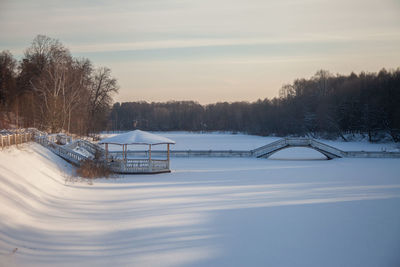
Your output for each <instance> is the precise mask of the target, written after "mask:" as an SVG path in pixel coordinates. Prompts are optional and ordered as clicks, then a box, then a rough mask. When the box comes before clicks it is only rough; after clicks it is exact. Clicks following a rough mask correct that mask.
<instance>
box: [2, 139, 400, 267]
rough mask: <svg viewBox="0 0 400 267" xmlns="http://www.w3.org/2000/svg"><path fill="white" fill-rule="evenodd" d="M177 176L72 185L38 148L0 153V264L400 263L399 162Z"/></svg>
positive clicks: (244, 167)
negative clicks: (66, 181)
mask: <svg viewBox="0 0 400 267" xmlns="http://www.w3.org/2000/svg"><path fill="white" fill-rule="evenodd" d="M282 152H283V151H282ZM171 167H172V169H173V170H174V171H173V172H172V173H170V174H162V175H137V176H125V177H122V178H119V179H109V180H104V179H103V180H96V181H95V182H94V184H93V185H89V184H87V183H65V173H68V172H70V171H71V168H72V167H71V166H69V165H68V164H67V163H65V162H64V161H63V160H61V159H60V158H58V157H57V156H55V155H54V154H52V152H50V151H48V150H46V149H45V148H43V147H41V146H39V145H37V144H30V145H24V146H22V148H21V149H9V150H5V151H0V205H1V209H0V265H1V266H13V265H17V266H20V265H26V266H28V265H29V266H45V265H47V266H54V265H61V266H62V265H64V266H70V265H72V264H73V265H78V266H88V264H90V265H92V266H93V265H96V266H109V265H111V264H113V265H115V266H120V265H127V266H399V265H400V254H399V253H398V252H399V251H400V227H399V225H400V213H399V212H398V210H399V206H400V175H399V173H400V172H399V171H400V160H399V159H335V160H331V161H323V160H314V161H302V160H296V161H293V160H291V161H288V160H265V159H252V158H251V159H238V158H230V159H227V158H221V159H216V158H212V159H207V158H203V159H202V158H196V159H187V158H179V159H178V158H176V159H173V161H172V166H171Z"/></svg>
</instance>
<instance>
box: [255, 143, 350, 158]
mask: <svg viewBox="0 0 400 267" xmlns="http://www.w3.org/2000/svg"><path fill="white" fill-rule="evenodd" d="M291 147H306V148H311V149H313V150H315V151H318V152H319V153H321V154H323V155H324V156H325V157H326V158H327V159H334V158H341V157H343V151H341V150H339V149H337V148H334V147H331V146H328V145H326V144H323V143H321V142H319V141H316V140H314V139H311V138H283V139H280V140H278V141H275V142H273V143H270V144H267V145H265V146H262V147H259V148H257V149H255V150H253V151H252V153H253V155H254V156H255V157H257V158H268V157H270V156H271V155H273V154H275V153H276V152H278V151H281V150H283V149H287V148H291Z"/></svg>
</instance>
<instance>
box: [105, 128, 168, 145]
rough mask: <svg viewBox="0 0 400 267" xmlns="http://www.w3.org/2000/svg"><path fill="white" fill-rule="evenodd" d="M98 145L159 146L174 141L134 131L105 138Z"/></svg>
mask: <svg viewBox="0 0 400 267" xmlns="http://www.w3.org/2000/svg"><path fill="white" fill-rule="evenodd" d="M99 144H116V145H160V144H175V141H172V140H171V139H168V138H166V137H163V136H159V135H156V134H152V133H148V132H144V131H141V130H134V131H131V132H127V133H123V134H119V135H115V136H113V137H109V138H105V139H103V140H101V141H100V142H99Z"/></svg>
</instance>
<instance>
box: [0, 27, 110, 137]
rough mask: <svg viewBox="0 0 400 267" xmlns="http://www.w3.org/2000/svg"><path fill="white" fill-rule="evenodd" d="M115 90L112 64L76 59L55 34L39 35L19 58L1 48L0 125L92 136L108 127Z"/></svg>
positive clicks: (0, 126) (2, 126)
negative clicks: (98, 65)
mask: <svg viewBox="0 0 400 267" xmlns="http://www.w3.org/2000/svg"><path fill="white" fill-rule="evenodd" d="M117 92H118V84H117V80H116V79H115V78H113V77H112V76H111V70H110V69H109V68H106V67H98V68H95V67H94V66H93V64H92V62H90V60H89V59H86V58H74V57H73V56H72V55H71V53H70V52H69V50H68V49H67V48H66V47H65V46H64V45H63V44H61V43H60V42H59V41H58V40H56V39H52V38H49V37H47V36H44V35H38V36H37V37H36V38H35V39H34V40H33V42H32V44H31V46H30V47H28V48H27V49H26V50H25V52H24V55H23V57H22V59H21V60H19V61H17V60H16V59H15V58H14V57H13V55H12V54H11V53H10V52H9V51H7V50H5V51H2V52H0V128H9V127H17V128H19V127H35V128H39V129H41V130H45V131H48V132H59V131H62V130H64V131H67V132H70V133H76V134H80V135H88V134H90V133H94V132H97V131H100V130H102V129H104V128H105V127H106V125H107V121H108V118H109V112H110V109H111V105H112V103H113V99H112V96H113V94H114V93H117Z"/></svg>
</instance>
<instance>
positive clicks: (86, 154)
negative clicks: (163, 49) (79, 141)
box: [73, 146, 94, 159]
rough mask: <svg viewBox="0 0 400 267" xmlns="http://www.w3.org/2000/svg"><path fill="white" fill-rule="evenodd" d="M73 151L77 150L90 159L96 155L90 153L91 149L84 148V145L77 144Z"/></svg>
mask: <svg viewBox="0 0 400 267" xmlns="http://www.w3.org/2000/svg"><path fill="white" fill-rule="evenodd" d="M73 151H74V152H76V153H78V154H81V155H82V156H85V157H87V158H90V159H92V158H94V155H93V154H92V153H90V152H89V151H87V150H86V149H85V148H83V147H80V146H76V147H75V148H74V149H73Z"/></svg>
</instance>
